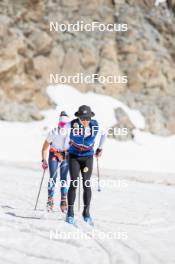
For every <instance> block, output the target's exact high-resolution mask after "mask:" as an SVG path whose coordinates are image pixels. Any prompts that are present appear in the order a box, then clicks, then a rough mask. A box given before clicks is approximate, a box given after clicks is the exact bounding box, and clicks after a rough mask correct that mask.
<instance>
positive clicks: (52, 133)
mask: <svg viewBox="0 0 175 264" xmlns="http://www.w3.org/2000/svg"><path fill="white" fill-rule="evenodd" d="M54 131H55V129H52V130H51V131H50V132H49V133H48V135H47V138H46V141H47V142H48V143H49V144H51V143H52V142H53V140H54V137H55V133H54Z"/></svg>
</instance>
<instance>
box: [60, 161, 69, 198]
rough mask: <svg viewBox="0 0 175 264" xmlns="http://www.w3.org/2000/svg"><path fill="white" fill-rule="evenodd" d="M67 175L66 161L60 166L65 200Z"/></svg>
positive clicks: (62, 194) (61, 189) (62, 193)
mask: <svg viewBox="0 0 175 264" xmlns="http://www.w3.org/2000/svg"><path fill="white" fill-rule="evenodd" d="M67 173H68V161H67V160H64V161H62V162H61V166H60V182H61V187H60V191H61V198H65V197H66V196H67Z"/></svg>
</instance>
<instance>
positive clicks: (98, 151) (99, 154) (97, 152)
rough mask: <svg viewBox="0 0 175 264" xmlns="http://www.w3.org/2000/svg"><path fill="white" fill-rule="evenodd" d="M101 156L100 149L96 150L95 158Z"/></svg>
mask: <svg viewBox="0 0 175 264" xmlns="http://www.w3.org/2000/svg"><path fill="white" fill-rule="evenodd" d="M101 155H102V149H99V148H98V149H97V150H96V152H95V156H96V157H97V158H98V157H100V156H101Z"/></svg>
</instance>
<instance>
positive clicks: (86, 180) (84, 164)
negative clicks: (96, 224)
mask: <svg viewBox="0 0 175 264" xmlns="http://www.w3.org/2000/svg"><path fill="white" fill-rule="evenodd" d="M92 170H93V156H92V157H86V158H84V160H82V161H81V173H82V177H83V190H84V192H83V201H84V209H83V216H84V217H89V216H90V212H89V210H90V202H91V196H92V192H91V183H90V178H91V175H92Z"/></svg>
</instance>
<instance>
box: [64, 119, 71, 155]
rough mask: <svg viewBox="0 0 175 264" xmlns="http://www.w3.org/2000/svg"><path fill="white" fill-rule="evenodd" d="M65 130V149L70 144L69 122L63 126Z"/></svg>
mask: <svg viewBox="0 0 175 264" xmlns="http://www.w3.org/2000/svg"><path fill="white" fill-rule="evenodd" d="M65 130H66V136H65V141H64V149H65V150H67V149H68V148H69V146H70V144H69V142H70V131H71V123H70V122H69V123H67V124H66V126H65Z"/></svg>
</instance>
